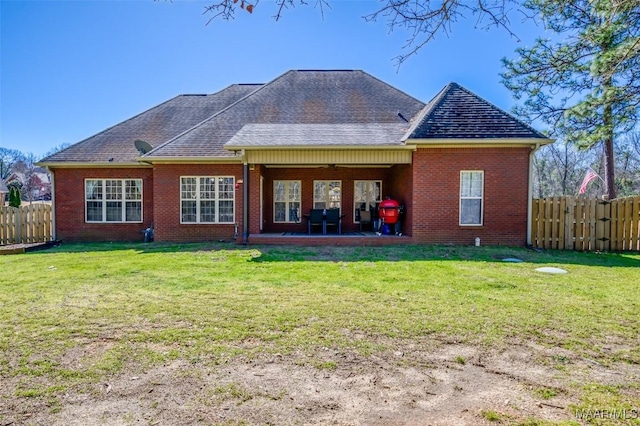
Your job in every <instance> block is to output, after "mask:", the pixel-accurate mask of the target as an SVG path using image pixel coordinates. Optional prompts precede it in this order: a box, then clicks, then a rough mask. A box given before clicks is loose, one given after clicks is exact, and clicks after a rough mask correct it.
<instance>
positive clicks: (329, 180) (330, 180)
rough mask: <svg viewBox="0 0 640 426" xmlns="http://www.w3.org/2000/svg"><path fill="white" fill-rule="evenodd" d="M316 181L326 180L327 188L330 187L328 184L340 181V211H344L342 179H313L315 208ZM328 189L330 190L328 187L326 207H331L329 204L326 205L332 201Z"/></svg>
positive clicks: (314, 204)
mask: <svg viewBox="0 0 640 426" xmlns="http://www.w3.org/2000/svg"><path fill="white" fill-rule="evenodd" d="M316 182H325V183H327V188H329V185H328V184H330V183H332V182H338V184H339V185H340V211H342V203H343V199H342V194H343V188H342V181H341V180H336V179H328V180H327V179H316V180H314V181H313V208H314V209H315V208H316ZM328 191H329V190H328V189H327V192H325V194H324V195H325V197H326V199H325V208H327V209H329V208H331V207H329V206H326V204H329V203H330V200H329V199H328V198H329V192H328Z"/></svg>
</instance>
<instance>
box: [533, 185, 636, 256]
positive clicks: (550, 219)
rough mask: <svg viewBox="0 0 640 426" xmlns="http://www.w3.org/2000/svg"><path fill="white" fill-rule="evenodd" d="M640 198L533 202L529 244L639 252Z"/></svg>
mask: <svg viewBox="0 0 640 426" xmlns="http://www.w3.org/2000/svg"><path fill="white" fill-rule="evenodd" d="M639 233H640V196H636V197H627V198H617V199H615V200H611V201H604V200H599V199H596V198H580V197H577V198H576V197H551V198H543V199H534V200H533V208H532V217H531V244H532V245H533V246H534V247H539V248H545V249H561V250H579V251H596V250H599V251H640V237H639V236H638V234H639Z"/></svg>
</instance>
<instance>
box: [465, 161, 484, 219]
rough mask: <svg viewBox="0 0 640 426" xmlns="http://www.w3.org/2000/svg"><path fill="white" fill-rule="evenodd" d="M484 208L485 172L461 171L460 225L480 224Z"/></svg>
mask: <svg viewBox="0 0 640 426" xmlns="http://www.w3.org/2000/svg"><path fill="white" fill-rule="evenodd" d="M483 208H484V172H483V171H481V170H477V171H476V170H473V171H461V172H460V225H464V226H480V225H482V216H483Z"/></svg>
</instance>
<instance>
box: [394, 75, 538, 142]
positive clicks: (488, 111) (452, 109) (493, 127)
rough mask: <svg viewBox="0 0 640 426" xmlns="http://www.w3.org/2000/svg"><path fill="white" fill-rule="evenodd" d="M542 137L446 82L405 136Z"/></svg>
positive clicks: (449, 137) (433, 137)
mask: <svg viewBox="0 0 640 426" xmlns="http://www.w3.org/2000/svg"><path fill="white" fill-rule="evenodd" d="M492 138H544V139H546V136H544V135H543V134H541V133H539V132H537V131H536V130H534V129H533V128H532V127H530V126H528V125H527V124H525V123H523V122H521V121H519V120H518V119H516V118H515V117H513V116H511V115H510V114H508V113H506V112H504V111H503V110H501V109H500V108H498V107H496V106H495V105H493V104H491V103H489V102H487V101H486V100H484V99H482V98H481V97H479V96H477V95H476V94H474V93H472V92H470V91H469V90H467V89H465V88H464V87H461V86H460V85H458V84H457V83H449V84H448V85H447V86H445V87H444V88H443V89H442V90H441V91H440V93H438V94H437V95H436V97H435V98H433V100H431V102H429V103H428V104H427V105H426V106H425V107H424V109H423V110H422V111H421V112H420V114H419V115H418V116H417V117H416V118H415V120H414V123H413V126H412V128H411V129H410V130H409V133H408V134H407V136H406V139H492Z"/></svg>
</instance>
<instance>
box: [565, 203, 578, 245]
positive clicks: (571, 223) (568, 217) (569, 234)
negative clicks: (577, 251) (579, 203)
mask: <svg viewBox="0 0 640 426" xmlns="http://www.w3.org/2000/svg"><path fill="white" fill-rule="evenodd" d="M565 203H566V204H565V211H564V247H563V248H564V249H565V250H573V249H574V248H575V243H574V241H573V239H574V236H575V223H576V217H575V204H576V199H575V198H574V197H565Z"/></svg>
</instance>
